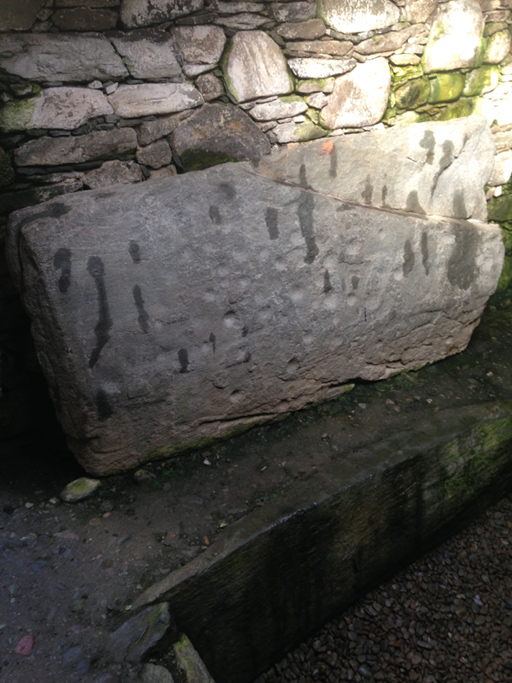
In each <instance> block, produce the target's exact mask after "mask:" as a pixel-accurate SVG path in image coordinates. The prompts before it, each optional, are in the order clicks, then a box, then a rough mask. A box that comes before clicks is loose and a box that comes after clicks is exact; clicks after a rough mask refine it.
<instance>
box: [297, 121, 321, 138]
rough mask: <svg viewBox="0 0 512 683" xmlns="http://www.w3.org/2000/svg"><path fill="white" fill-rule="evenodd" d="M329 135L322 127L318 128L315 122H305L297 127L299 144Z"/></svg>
mask: <svg viewBox="0 0 512 683" xmlns="http://www.w3.org/2000/svg"><path fill="white" fill-rule="evenodd" d="M326 135H327V130H326V129H325V128H322V127H321V126H317V125H315V124H314V123H313V121H304V123H298V124H297V125H296V126H295V136H296V138H297V140H298V141H299V142H306V140H317V139H318V138H323V137H325V136H326Z"/></svg>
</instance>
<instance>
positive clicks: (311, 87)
mask: <svg viewBox="0 0 512 683" xmlns="http://www.w3.org/2000/svg"><path fill="white" fill-rule="evenodd" d="M333 80H334V79H333V78H308V79H305V80H302V81H300V80H297V81H295V90H296V91H297V92H299V93H303V94H305V95H310V94H311V93H313V92H323V90H324V88H325V87H326V86H327V84H328V83H330V82H331V81H333Z"/></svg>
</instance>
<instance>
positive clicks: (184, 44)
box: [172, 26, 226, 64]
mask: <svg viewBox="0 0 512 683" xmlns="http://www.w3.org/2000/svg"><path fill="white" fill-rule="evenodd" d="M172 35H173V36H174V38H175V39H176V42H177V44H178V47H179V49H180V52H181V54H182V55H183V59H184V60H185V61H186V62H188V63H189V64H216V63H217V62H218V61H219V59H220V58H221V56H222V52H223V50H224V45H225V44H226V36H225V35H224V31H223V30H222V29H221V28H219V27H218V26H174V27H173V28H172Z"/></svg>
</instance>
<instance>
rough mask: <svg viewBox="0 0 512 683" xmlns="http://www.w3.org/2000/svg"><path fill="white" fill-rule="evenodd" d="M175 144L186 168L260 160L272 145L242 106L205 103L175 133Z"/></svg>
mask: <svg viewBox="0 0 512 683" xmlns="http://www.w3.org/2000/svg"><path fill="white" fill-rule="evenodd" d="M172 140H173V147H174V149H175V150H176V153H177V154H178V156H179V157H180V160H181V163H182V165H183V166H184V168H185V170H194V169H198V168H206V167H207V166H211V165H213V164H214V163H219V162H223V161H236V160H238V161H245V160H248V161H253V162H256V161H258V160H259V159H260V158H261V157H262V156H264V155H265V154H269V152H270V145H269V142H268V140H267V138H266V137H265V135H264V134H263V133H262V132H261V130H260V129H259V128H258V127H257V126H256V124H255V123H253V122H252V121H251V119H250V118H249V117H248V116H247V114H245V113H244V112H243V111H241V110H240V109H237V108H236V107H226V106H223V105H221V104H208V105H205V106H204V107H203V108H202V109H201V110H200V111H199V112H197V113H196V114H193V115H192V116H191V117H190V118H188V119H186V121H184V122H183V123H182V124H181V125H180V126H179V127H178V128H177V129H176V130H175V131H174V133H173V137H172Z"/></svg>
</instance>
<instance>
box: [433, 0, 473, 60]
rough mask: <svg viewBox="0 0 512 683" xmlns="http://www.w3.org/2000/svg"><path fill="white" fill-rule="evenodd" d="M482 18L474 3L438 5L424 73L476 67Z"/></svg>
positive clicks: (460, 1)
mask: <svg viewBox="0 0 512 683" xmlns="http://www.w3.org/2000/svg"><path fill="white" fill-rule="evenodd" d="M483 29H484V16H483V14H482V10H481V9H480V5H479V3H478V1H477V0H450V1H449V2H446V3H442V4H440V5H439V7H438V10H437V12H436V14H435V17H434V22H433V24H432V29H431V31H430V36H429V40H428V43H427V46H426V48H425V55H424V60H425V71H427V72H430V71H452V70H453V69H462V68H464V67H469V66H476V65H477V62H478V61H479V56H480V53H481V48H482V44H481V41H482V33H483Z"/></svg>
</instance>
